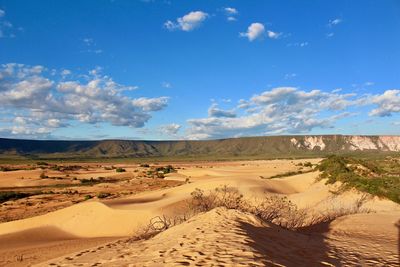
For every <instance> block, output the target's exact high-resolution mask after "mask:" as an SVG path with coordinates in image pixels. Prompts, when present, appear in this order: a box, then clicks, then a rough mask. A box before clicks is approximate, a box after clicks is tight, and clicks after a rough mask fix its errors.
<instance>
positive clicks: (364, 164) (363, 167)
mask: <svg viewBox="0 0 400 267" xmlns="http://www.w3.org/2000/svg"><path fill="white" fill-rule="evenodd" d="M316 168H317V169H318V170H319V171H321V172H322V174H321V175H320V178H321V179H323V178H326V179H327V183H329V184H333V183H335V182H341V183H343V188H344V189H347V188H353V187H354V188H356V189H358V190H360V191H363V192H367V193H370V194H372V195H376V196H379V197H386V198H388V199H390V200H392V201H394V202H397V203H400V163H399V162H398V161H393V160H389V159H382V160H374V159H356V158H352V157H344V156H337V155H332V156H329V157H328V158H326V159H324V160H323V161H322V162H321V163H320V164H319V165H318V166H317V167H316Z"/></svg>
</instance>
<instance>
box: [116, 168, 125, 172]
mask: <svg viewBox="0 0 400 267" xmlns="http://www.w3.org/2000/svg"><path fill="white" fill-rule="evenodd" d="M115 171H116V172H126V170H125V169H123V168H116V169H115Z"/></svg>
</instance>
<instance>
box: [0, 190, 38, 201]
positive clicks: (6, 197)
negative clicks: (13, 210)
mask: <svg viewBox="0 0 400 267" xmlns="http://www.w3.org/2000/svg"><path fill="white" fill-rule="evenodd" d="M32 195H34V193H25V192H16V191H5V192H0V203H3V202H6V201H10V200H17V199H20V198H25V197H30V196H32Z"/></svg>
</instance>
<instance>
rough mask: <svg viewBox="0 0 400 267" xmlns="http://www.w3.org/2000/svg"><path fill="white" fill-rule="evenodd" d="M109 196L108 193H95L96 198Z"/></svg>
mask: <svg viewBox="0 0 400 267" xmlns="http://www.w3.org/2000/svg"><path fill="white" fill-rule="evenodd" d="M109 196H111V194H110V193H98V194H97V198H106V197H109Z"/></svg>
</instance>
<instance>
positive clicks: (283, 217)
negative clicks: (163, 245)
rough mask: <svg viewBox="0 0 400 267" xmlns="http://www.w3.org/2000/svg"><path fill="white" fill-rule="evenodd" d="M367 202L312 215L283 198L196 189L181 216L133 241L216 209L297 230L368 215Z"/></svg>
mask: <svg viewBox="0 0 400 267" xmlns="http://www.w3.org/2000/svg"><path fill="white" fill-rule="evenodd" d="M366 200H367V196H366V195H364V196H362V197H361V198H360V199H358V200H357V201H356V202H355V203H354V205H352V206H347V207H343V206H341V207H334V206H333V205H332V207H331V208H329V209H327V210H325V211H324V212H320V213H313V212H311V210H309V209H299V208H298V207H297V206H296V205H295V204H294V203H292V202H291V201H290V200H289V199H288V198H287V197H286V196H280V195H275V194H268V193H266V194H265V196H264V197H263V198H259V199H245V198H244V197H243V195H242V194H240V192H239V191H238V189H237V188H234V187H228V186H226V185H224V186H221V187H218V188H215V189H214V190H211V191H209V192H208V193H205V192H204V191H203V190H201V189H198V188H197V189H196V190H195V191H193V192H192V193H191V199H189V200H188V201H187V205H186V208H185V209H184V210H185V211H184V212H183V213H181V214H180V215H174V216H165V215H163V216H156V217H154V218H152V219H151V220H150V222H149V223H148V224H147V225H145V226H144V227H140V229H139V231H138V232H137V233H136V234H135V237H134V239H133V240H140V239H148V238H150V237H153V236H155V235H156V234H158V233H160V232H162V231H165V230H167V229H168V228H170V227H172V226H175V225H177V224H181V223H183V222H185V221H187V220H188V219H190V218H191V217H193V216H194V215H196V214H198V213H201V212H207V211H210V210H212V209H214V208H217V207H225V208H227V209H235V210H240V211H243V212H246V213H250V214H253V215H255V216H257V217H259V218H260V219H262V220H263V221H266V222H270V223H273V224H275V225H279V226H281V227H282V228H285V229H290V230H296V229H300V228H304V227H309V226H312V225H316V224H319V223H324V222H330V221H332V220H334V219H336V218H338V217H341V216H345V215H349V214H356V213H367V212H369V210H367V209H364V208H362V206H363V204H364V203H365V201H366Z"/></svg>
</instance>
